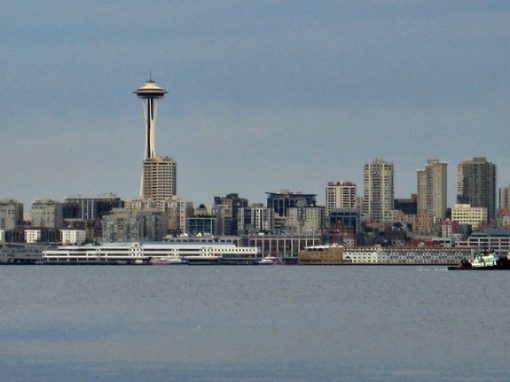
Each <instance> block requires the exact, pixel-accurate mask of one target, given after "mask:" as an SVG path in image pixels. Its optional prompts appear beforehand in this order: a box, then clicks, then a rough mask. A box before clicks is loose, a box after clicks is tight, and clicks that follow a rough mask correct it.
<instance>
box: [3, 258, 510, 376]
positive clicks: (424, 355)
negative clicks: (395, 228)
mask: <svg viewBox="0 0 510 382" xmlns="http://www.w3.org/2000/svg"><path fill="white" fill-rule="evenodd" d="M509 276H510V273H508V272H447V271H444V269H443V268H435V267H298V266H289V267H253V266H252V267H250V266H244V267H243V266H239V267H235V266H233V267H218V266H216V267H214V266H212V267H205V266H204V267H172V266H159V267H122V266H117V267H114V266H111V267H110V266H96V267H94V266H77V267H69V266H67V267H66V266H51V267H50V266H39V267H38V266H20V267H0V283H1V284H0V285H1V288H2V293H1V294H0V344H1V347H0V366H1V370H2V375H3V376H4V377H3V379H5V380H10V381H15V380H18V381H40V380H48V381H49V380H51V381H67V380H76V381H89V380H97V379H100V380H103V381H118V380H122V381H139V380H150V381H166V380H174V381H179V380H182V381H188V380H197V381H200V380H203V381H209V380H214V381H238V380H245V381H250V380H253V381H311V380H335V379H344V380H364V381H381V380H383V381H433V380H436V381H442V380H452V381H465V380H472V381H507V380H510V366H509V361H510V360H509V356H508V354H510V314H509V313H510V308H509V306H508V303H507V299H506V293H505V291H506V290H507V289H508V286H509V281H508V279H509Z"/></svg>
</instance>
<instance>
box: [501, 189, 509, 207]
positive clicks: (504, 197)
mask: <svg viewBox="0 0 510 382" xmlns="http://www.w3.org/2000/svg"><path fill="white" fill-rule="evenodd" d="M499 208H500V209H510V186H506V187H500V188H499Z"/></svg>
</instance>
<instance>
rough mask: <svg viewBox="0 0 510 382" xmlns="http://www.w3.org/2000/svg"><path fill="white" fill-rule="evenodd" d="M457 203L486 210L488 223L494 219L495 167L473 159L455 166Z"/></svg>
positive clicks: (482, 160) (481, 160)
mask: <svg viewBox="0 0 510 382" xmlns="http://www.w3.org/2000/svg"><path fill="white" fill-rule="evenodd" d="M457 203H459V204H470V205H471V207H485V208H487V217H488V219H489V221H494V220H495V219H496V165H495V164H494V163H491V162H487V160H486V159H485V158H484V157H475V158H473V159H471V160H465V161H463V162H461V163H459V164H458V165H457Z"/></svg>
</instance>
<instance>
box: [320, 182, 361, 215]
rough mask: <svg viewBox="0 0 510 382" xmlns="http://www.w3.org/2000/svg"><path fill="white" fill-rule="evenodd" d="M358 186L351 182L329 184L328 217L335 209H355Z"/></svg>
mask: <svg viewBox="0 0 510 382" xmlns="http://www.w3.org/2000/svg"><path fill="white" fill-rule="evenodd" d="M355 207H356V185H355V184H354V183H351V182H340V181H339V182H336V183H334V182H329V183H328V185H327V186H326V215H327V216H329V212H330V211H331V209H333V208H355Z"/></svg>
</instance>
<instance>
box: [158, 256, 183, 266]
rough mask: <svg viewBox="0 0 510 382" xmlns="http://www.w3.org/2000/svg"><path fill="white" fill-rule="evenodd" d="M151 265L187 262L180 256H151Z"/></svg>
mask: <svg viewBox="0 0 510 382" xmlns="http://www.w3.org/2000/svg"><path fill="white" fill-rule="evenodd" d="M149 263H150V264H151V265H185V264H188V262H187V261H186V260H184V259H182V258H181V257H153V258H152V259H150V261H149Z"/></svg>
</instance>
